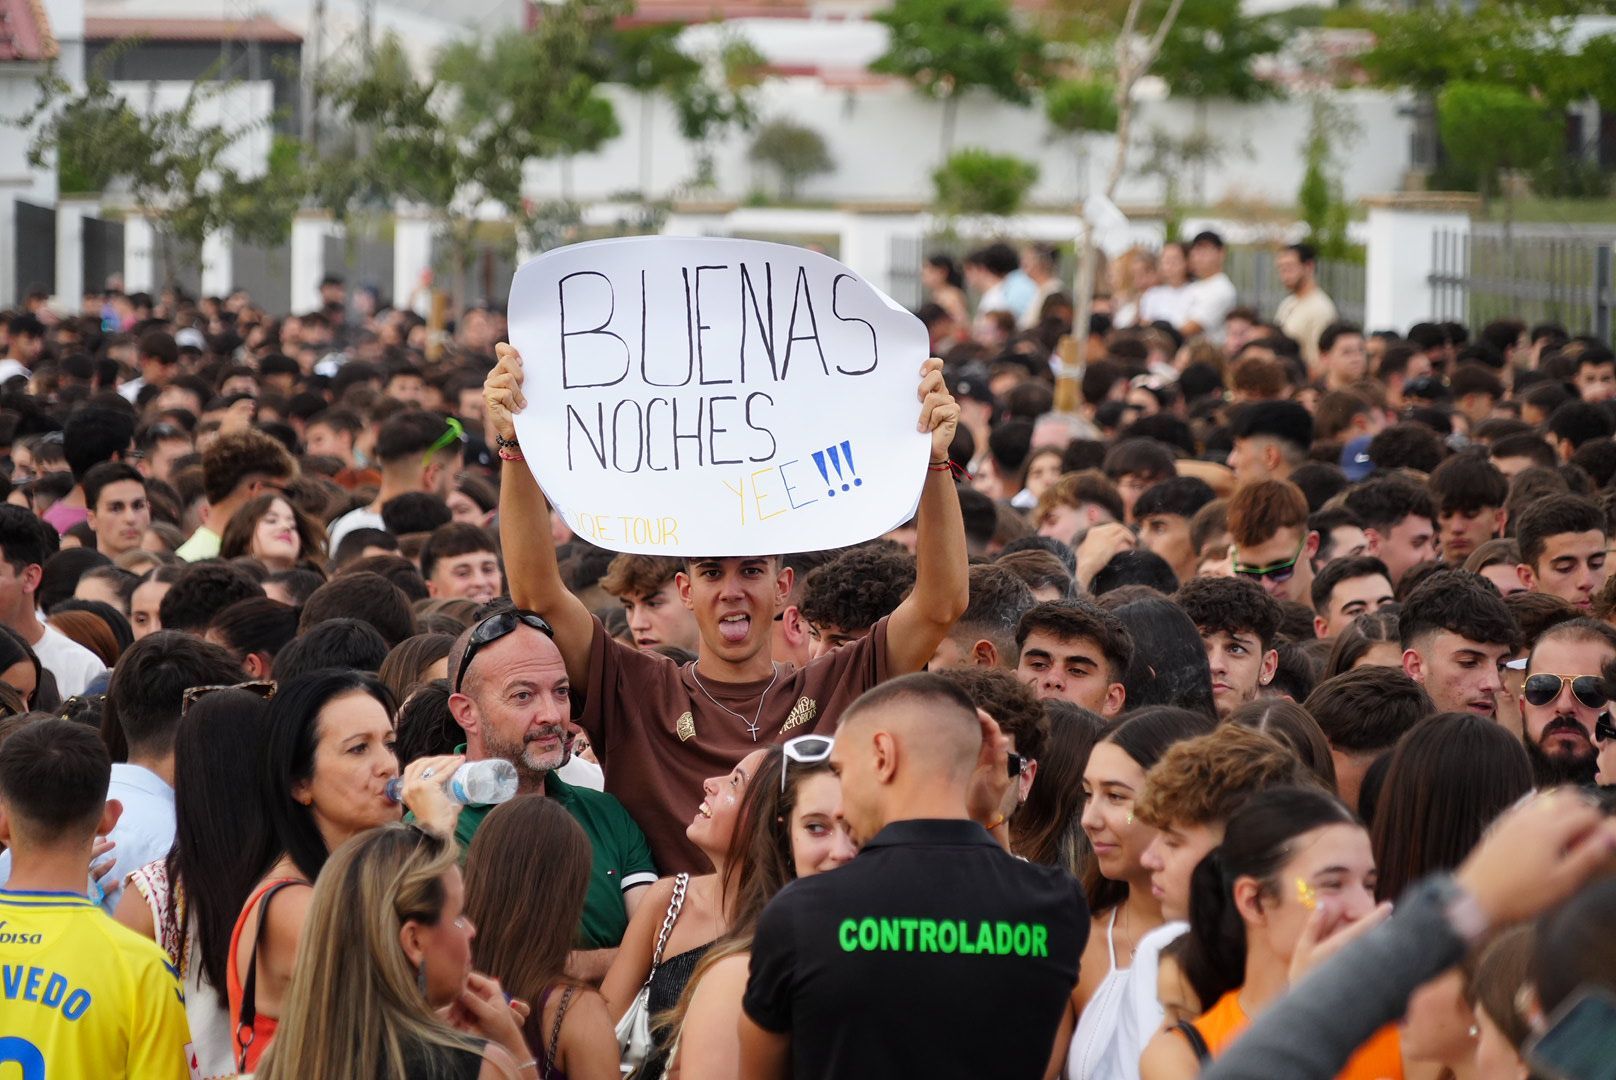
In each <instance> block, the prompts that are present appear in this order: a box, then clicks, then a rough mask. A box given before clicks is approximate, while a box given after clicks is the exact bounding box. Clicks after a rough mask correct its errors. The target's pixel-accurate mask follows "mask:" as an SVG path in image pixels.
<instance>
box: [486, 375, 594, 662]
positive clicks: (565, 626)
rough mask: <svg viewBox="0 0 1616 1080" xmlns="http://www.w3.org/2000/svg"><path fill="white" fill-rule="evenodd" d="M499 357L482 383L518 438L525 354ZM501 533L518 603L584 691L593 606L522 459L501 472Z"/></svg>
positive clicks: (505, 432) (492, 411)
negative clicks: (572, 577)
mask: <svg viewBox="0 0 1616 1080" xmlns="http://www.w3.org/2000/svg"><path fill="white" fill-rule="evenodd" d="M495 352H496V353H497V354H498V356H499V363H498V365H496V366H495V368H494V370H493V371H491V372H489V373H488V379H487V381H486V382H484V383H483V400H484V401H485V402H486V403H487V405H488V423H489V425H490V426H492V427H493V429H494V431H495V432H496V433H498V434H499V435H500V436H502V437H503V438H506V439H511V440H514V439H515V438H516V424H515V421H514V420H512V416H513V414H515V413H518V412H520V411H522V409H524V408H526V407H527V399H526V398H525V397H523V396H522V357H521V356H520V354H518V353H517V351H516V349H515V348H514V347H512V346H510V345H504V344H501V345H498V346H496V347H495ZM499 539H500V547H501V549H502V553H503V555H504V558H505V579H506V580H507V581H508V582H509V583H510V590H511V599H512V600H514V601H515V602H516V606H517V607H520V608H526V609H527V610H529V611H534V612H537V613H538V614H539V615H541V616H543V618H544V620H545V621H546V622H548V623H549V624H550V628H551V629H552V630H554V631H555V643H556V647H557V648H559V649H560V650H561V659H562V660H563V661H565V663H566V665H567V677H568V678H569V679H571V680H572V685H573V686H574V687H577V688H579V690H580V692H581V690H582V688H583V687H584V686H587V685H588V681H589V645H590V642H591V640H592V639H593V637H594V633H595V628H594V621H593V619H591V617H590V614H589V609H588V608H586V607H584V605H583V602H582V601H581V600H579V599H578V598H577V597H576V596H574V595H572V593H571V592H570V591H569V590H568V589H567V585H566V582H564V581H562V580H561V567H560V564H559V563H557V562H556V553H555V544H554V543H552V542H551V539H550V504H549V502H548V501H547V500H546V499H545V497H544V492H542V491H540V490H539V484H538V481H537V480H535V479H534V478H533V472H532V470H531V469H529V468H528V466H527V463H526V462H523V461H509V460H507V461H506V462H505V463H504V466H503V468H502V470H501V472H500V478H499Z"/></svg>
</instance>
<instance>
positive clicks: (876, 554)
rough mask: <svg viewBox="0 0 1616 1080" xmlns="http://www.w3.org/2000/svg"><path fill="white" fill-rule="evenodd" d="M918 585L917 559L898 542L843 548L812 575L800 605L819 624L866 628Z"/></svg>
mask: <svg viewBox="0 0 1616 1080" xmlns="http://www.w3.org/2000/svg"><path fill="white" fill-rule="evenodd" d="M914 587H915V558H914V556H913V555H910V554H909V553H908V552H907V551H904V550H903V549H902V548H900V547H898V546H897V545H895V544H870V545H867V546H865V547H858V548H853V549H851V550H849V551H844V552H842V553H841V554H840V555H838V556H836V558H834V559H832V560H831V561H830V562H828V563H826V564H825V565H824V566H821V567H819V568H818V569H817V570H814V571H813V572H812V573H810V574H809V575H808V578H807V580H806V581H804V582H803V586H802V600H801V602H800V603H799V604H798V607H799V608H801V609H802V617H803V618H805V619H807V620H808V621H809V622H810V623H813V624H814V625H816V626H834V627H837V628H838V629H841V630H867V629H869V628H870V627H872V626H874V625H875V624H876V622H877V621H879V620H880V619H882V618H883V617H885V616H887V615H891V614H892V612H893V611H894V610H896V609H897V607H898V605H899V604H900V603H902V602H903V598H904V597H905V596H908V595H909V591H910V590H911V589H913V588H914Z"/></svg>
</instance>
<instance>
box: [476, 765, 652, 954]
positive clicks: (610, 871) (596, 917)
mask: <svg viewBox="0 0 1616 1080" xmlns="http://www.w3.org/2000/svg"><path fill="white" fill-rule="evenodd" d="M455 752H456V753H461V754H463V753H465V747H461V748H459V749H458V750H456V751H455ZM544 793H545V796H546V797H547V798H551V799H554V800H555V801H556V802H558V803H560V804H561V806H562V808H563V809H565V810H566V811H567V813H569V814H571V815H572V817H573V820H574V821H576V822H577V823H578V824H579V825H581V826H583V830H584V835H586V836H588V837H589V845H590V847H591V848H592V849H593V851H594V862H593V865H592V866H591V867H590V870H589V892H588V894H587V895H586V896H585V897H584V918H583V925H582V926H581V927H580V928H579V944H580V946H581V947H583V948H587V949H615V948H616V947H617V945H618V943H619V942H621V941H622V940H623V931H624V930H626V929H628V909H627V908H626V907H624V906H623V891H624V890H625V889H633V888H636V887H638V886H640V885H649V884H651V883H652V882H654V881H655V880H656V866H655V865H654V864H653V863H652V862H651V847H650V845H649V844H647V843H646V842H645V834H644V833H643V832H641V831H640V827H639V826H638V825H636V824H634V819H633V818H631V817H629V816H628V811H627V810H625V809H623V804H622V803H620V802H618V801H617V799H615V798H614V797H612V796H611V795H607V794H606V793H605V792H601V791H593V790H591V789H589V788H581V787H573V786H572V785H571V784H568V783H567V782H566V781H564V780H562V779H561V778H560V777H559V776H557V775H556V774H555V773H551V774H550V775H549V776H547V777H545V778H544ZM492 809H493V807H492V806H479V805H476V804H468V805H467V806H466V807H464V808H463V809H462V810H461V811H460V819H459V820H458V821H457V822H456V823H455V841H456V842H457V843H458V844H459V845H460V850H461V851H462V852H465V851H467V850H469V849H470V847H471V838H472V837H473V836H475V835H477V829H478V827H479V826H481V825H482V823H483V818H485V817H487V816H488V812H489V811H490V810H492Z"/></svg>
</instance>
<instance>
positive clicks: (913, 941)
mask: <svg viewBox="0 0 1616 1080" xmlns="http://www.w3.org/2000/svg"><path fill="white" fill-rule="evenodd" d="M1088 931H1089V915H1088V905H1087V904H1085V903H1084V900H1083V891H1082V889H1081V888H1080V887H1079V885H1078V883H1077V881H1076V879H1074V878H1073V877H1072V876H1071V875H1070V874H1068V873H1066V872H1065V871H1064V870H1059V869H1056V868H1055V867H1050V866H1040V865H1037V864H1034V863H1027V862H1023V861H1021V860H1020V859H1017V858H1015V857H1014V856H1012V855H1009V854H1008V853H1006V852H1005V851H1004V849H1003V848H1001V847H999V845H998V844H996V843H994V841H993V838H992V837H990V836H989V835H988V834H987V831H986V830H984V829H983V828H982V826H980V825H978V824H976V823H975V822H970V821H930V820H928V821H899V822H894V823H893V824H891V825H888V826H887V827H886V828H884V829H882V830H881V831H880V832H879V833H877V834H876V836H875V838H874V839H872V840H871V841H870V842H869V843H867V844H865V845H864V850H863V851H861V852H859V855H858V858H856V859H854V860H853V861H852V862H850V863H848V864H847V865H846V866H844V867H842V868H841V869H839V870H836V871H834V872H832V873H828V874H818V875H815V876H814V877H810V878H803V879H802V880H800V881H795V882H792V883H791V884H790V885H788V886H786V887H785V888H784V889H782V890H781V891H780V893H779V895H777V896H776V897H775V898H774V900H773V901H771V902H770V904H769V906H768V907H767V908H765V909H764V911H763V915H762V918H761V919H760V920H759V921H758V928H757V935H756V937H755V938H754V940H753V943H752V967H751V974H750V976H749V977H748V979H747V984H746V997H745V1000H744V1007H745V1009H746V1014H747V1015H748V1016H750V1017H751V1018H752V1020H753V1021H754V1022H755V1023H756V1024H757V1025H758V1026H759V1027H762V1028H764V1029H765V1030H768V1031H773V1032H781V1033H789V1034H790V1036H791V1062H792V1075H793V1077H795V1078H796V1080H809V1078H816V1080H817V1078H819V1077H826V1078H831V1077H834V1078H835V1080H849V1078H857V1077H879V1078H882V1080H889V1078H892V1077H900V1076H924V1077H951V1076H957V1077H961V1078H971V1080H975V1078H988V1077H992V1078H995V1080H998V1078H1004V1080H1014V1078H1018V1077H1027V1078H1029V1080H1038V1078H1040V1077H1042V1076H1043V1075H1044V1069H1045V1068H1046V1067H1047V1066H1048V1064H1049V1054H1050V1048H1051V1046H1052V1045H1053V1043H1054V1039H1055V1029H1056V1027H1057V1026H1058V1025H1059V1024H1060V1020H1061V1015H1062V1012H1063V1010H1064V1009H1065V1008H1066V1000H1067V997H1068V996H1069V995H1070V994H1071V992H1072V987H1073V985H1075V984H1076V982H1077V964H1078V959H1079V958H1080V957H1081V956H1082V955H1083V946H1084V944H1085V943H1086V941H1087V940H1088Z"/></svg>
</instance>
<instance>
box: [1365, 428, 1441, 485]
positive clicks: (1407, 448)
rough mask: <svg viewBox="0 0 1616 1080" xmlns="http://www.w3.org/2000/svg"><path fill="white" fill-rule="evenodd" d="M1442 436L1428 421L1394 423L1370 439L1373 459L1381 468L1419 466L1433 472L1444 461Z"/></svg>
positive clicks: (1370, 450) (1416, 467) (1412, 467)
mask: <svg viewBox="0 0 1616 1080" xmlns="http://www.w3.org/2000/svg"><path fill="white" fill-rule="evenodd" d="M1442 454H1443V449H1442V439H1441V438H1440V437H1439V436H1438V435H1437V433H1436V432H1434V431H1432V430H1431V429H1430V428H1428V427H1426V426H1425V425H1424V424H1419V423H1414V422H1412V421H1410V422H1406V423H1402V424H1393V425H1392V426H1391V427H1389V428H1387V429H1386V430H1385V431H1382V432H1381V433H1380V434H1378V435H1376V436H1375V437H1374V438H1372V439H1370V440H1369V460H1370V461H1372V462H1374V463H1375V467H1376V468H1377V469H1418V470H1419V471H1420V472H1423V473H1429V472H1431V470H1433V469H1435V468H1436V467H1437V466H1438V465H1440V464H1441V463H1442Z"/></svg>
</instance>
